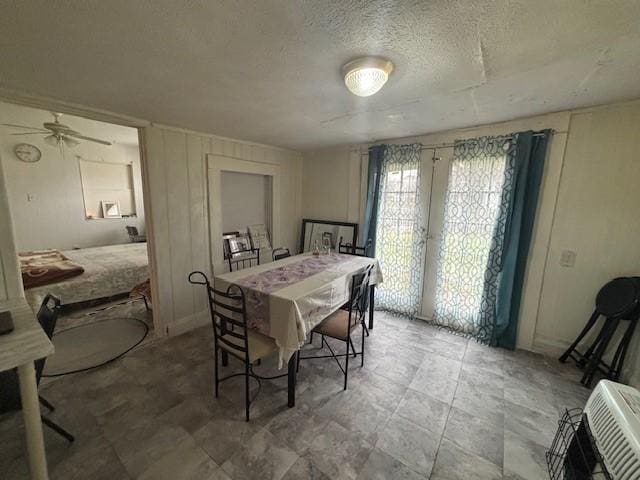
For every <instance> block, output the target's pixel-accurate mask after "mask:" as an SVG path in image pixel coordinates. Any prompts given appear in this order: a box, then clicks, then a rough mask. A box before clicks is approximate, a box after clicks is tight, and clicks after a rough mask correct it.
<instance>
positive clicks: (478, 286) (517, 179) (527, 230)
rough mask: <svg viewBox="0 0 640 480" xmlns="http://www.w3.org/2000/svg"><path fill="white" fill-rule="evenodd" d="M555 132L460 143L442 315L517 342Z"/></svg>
mask: <svg viewBox="0 0 640 480" xmlns="http://www.w3.org/2000/svg"><path fill="white" fill-rule="evenodd" d="M550 134H551V131H550V130H545V131H543V132H538V133H534V132H531V131H529V132H521V133H517V134H514V135H509V136H504V137H481V138H476V139H471V140H465V141H459V142H456V144H455V146H454V159H453V162H452V165H451V172H450V175H449V187H448V190H447V200H446V207H445V221H444V228H443V236H442V241H441V243H440V252H439V260H438V274H437V281H436V299H435V311H434V321H436V323H439V324H441V325H444V326H447V327H449V328H451V329H453V330H456V331H459V332H461V333H465V334H469V335H471V336H473V337H475V338H476V339H477V340H479V341H481V342H483V343H487V344H490V345H493V346H502V347H506V348H515V344H516V334H517V324H518V316H519V311H520V301H521V296H522V288H523V284H524V275H525V270H526V263H527V258H528V255H529V247H530V244H531V238H532V236H533V225H534V219H535V212H536V206H537V202H538V194H539V190H540V184H541V182H542V173H543V169H544V160H545V157H546V151H547V144H548V139H549V136H550Z"/></svg>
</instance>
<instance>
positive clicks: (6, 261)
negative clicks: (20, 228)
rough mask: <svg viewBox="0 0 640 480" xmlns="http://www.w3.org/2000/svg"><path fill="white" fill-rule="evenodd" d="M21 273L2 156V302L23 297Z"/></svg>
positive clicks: (0, 180) (0, 297)
mask: <svg viewBox="0 0 640 480" xmlns="http://www.w3.org/2000/svg"><path fill="white" fill-rule="evenodd" d="M19 272H20V271H19V268H18V257H17V255H16V246H15V239H14V235H13V222H12V221H11V212H10V210H9V197H8V196H7V189H6V182H5V177H4V170H3V168H2V158H1V156H0V300H5V299H7V298H15V297H19V296H21V295H22V277H21V275H20V273H19Z"/></svg>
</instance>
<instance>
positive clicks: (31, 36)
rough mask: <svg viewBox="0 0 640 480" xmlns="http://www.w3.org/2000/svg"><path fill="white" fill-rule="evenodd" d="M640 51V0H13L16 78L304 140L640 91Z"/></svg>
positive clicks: (5, 75)
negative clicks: (363, 82)
mask: <svg viewBox="0 0 640 480" xmlns="http://www.w3.org/2000/svg"><path fill="white" fill-rule="evenodd" d="M364 54H375V55H382V56H385V57H388V58H389V59H391V60H392V61H393V62H394V63H395V65H396V70H395V72H394V74H393V75H392V76H391V78H390V80H389V82H388V84H387V85H386V86H385V88H383V90H382V91H381V92H380V93H378V94H377V95H375V96H373V97H369V98H358V97H355V96H354V95H351V94H350V93H349V92H348V91H347V90H346V88H345V87H344V85H343V83H342V79H341V77H340V67H341V66H342V65H343V64H344V63H346V62H347V61H349V60H351V59H353V58H354V57H357V56H359V55H364ZM639 59H640V1H638V0H627V1H623V0H618V1H617V0H599V1H598V0H594V1H586V0H561V1H559V0H536V1H533V0H520V1H506V0H502V1H500V0H485V1H445V0H441V1H437V0H434V1H426V0H424V1H418V0H414V1H402V0H395V1H392V0H386V1H385V0H379V1H373V0H369V1H367V0H360V1H356V0H333V1H322V0H307V1H293V0H282V1H276V0H259V1H256V0H226V1H205V0H202V1H176V0H154V1H142V0H139V1H131V0H107V1H105V0H102V1H94V0H91V1H82V2H77V1H71V0H67V1H60V0H56V1H54V0H30V1H28V2H2V4H0V66H1V67H0V85H2V86H4V87H7V88H11V89H16V90H21V91H24V92H28V93H33V94H38V95H44V96H49V97H53V98H57V99H61V100H66V101H71V102H75V103H79V104H83V105H86V106H91V107H95V108H100V109H104V110H110V111H114V112H118V113H123V114H128V115H131V116H135V117H139V118H144V119H147V120H151V121H154V122H158V123H163V124H169V125H175V126H180V127H184V128H191V129H195V130H200V131H207V132H212V133H216V134H219V135H225V136H229V137H236V138H241V139H246V140H253V141H258V142H264V143H269V144H273V145H280V146H285V147H291V148H296V149H303V150H304V149H310V148H316V147H320V146H328V145H335V144H344V143H355V142H362V141H370V140H373V139H380V138H391V137H399V136H407V135H414V134H419V133H427V132H432V131H439V130H445V129H450V128H457V127H465V126H471V125H478V124H483V123H489V122H496V121H501V120H507V119H511V118H516V117H523V116H527V115H532V114H538V113H543V112H550V111H557V110H562V109H567V108H573V107H580V106H587V105H594V104H600V103H605V102H610V101H615V100H621V99H627V98H635V97H640V81H638V79H639V78H640V61H638V60H639Z"/></svg>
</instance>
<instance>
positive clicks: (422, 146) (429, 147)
mask: <svg viewBox="0 0 640 480" xmlns="http://www.w3.org/2000/svg"><path fill="white" fill-rule="evenodd" d="M555 133H567V132H566V131H565V132H556V131H555V130H551V135H553V134H555ZM543 135H544V133H542V132H535V133H534V134H533V136H534V137H541V136H543ZM505 138H513V135H505ZM418 145H420V150H442V149H443V148H453V147H455V143H433V144H423V143H418ZM360 156H369V152H362V153H360Z"/></svg>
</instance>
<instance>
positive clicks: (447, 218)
mask: <svg viewBox="0 0 640 480" xmlns="http://www.w3.org/2000/svg"><path fill="white" fill-rule="evenodd" d="M505 161H506V156H505V155H477V156H473V157H465V158H453V159H451V162H450V164H449V175H448V187H447V190H446V194H445V199H444V200H445V201H444V217H443V218H442V223H441V234H440V235H439V245H437V251H436V252H434V253H435V257H436V268H435V269H433V272H432V274H435V279H434V287H435V288H434V289H433V311H432V316H431V318H432V319H433V320H434V321H435V322H436V323H438V324H441V325H444V326H447V327H450V328H452V329H454V330H457V331H460V332H463V333H475V330H476V328H477V321H478V317H479V314H480V310H481V300H482V293H483V288H484V280H485V271H486V268H487V261H488V256H489V250H490V248H491V241H492V238H493V233H494V229H495V225H496V220H497V215H498V211H499V206H500V201H501V197H502V190H503V186H504V170H505ZM430 248H431V247H430Z"/></svg>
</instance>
